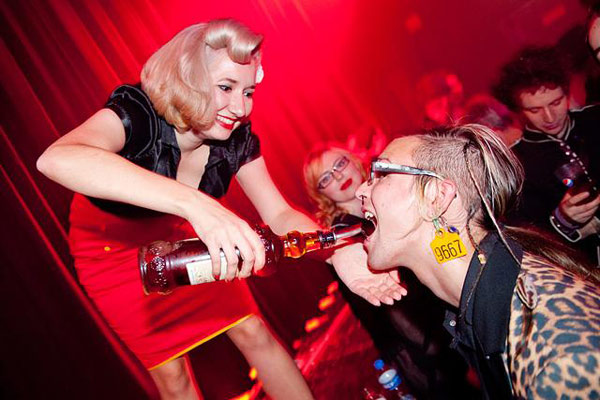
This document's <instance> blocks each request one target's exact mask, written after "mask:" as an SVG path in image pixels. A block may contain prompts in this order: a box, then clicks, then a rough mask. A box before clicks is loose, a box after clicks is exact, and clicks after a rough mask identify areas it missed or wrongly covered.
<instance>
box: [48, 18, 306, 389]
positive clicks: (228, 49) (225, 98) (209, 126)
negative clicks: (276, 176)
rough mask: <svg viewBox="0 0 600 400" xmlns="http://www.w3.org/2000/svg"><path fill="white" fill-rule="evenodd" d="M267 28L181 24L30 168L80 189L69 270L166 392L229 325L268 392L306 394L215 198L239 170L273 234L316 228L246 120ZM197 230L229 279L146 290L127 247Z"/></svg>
mask: <svg viewBox="0 0 600 400" xmlns="http://www.w3.org/2000/svg"><path fill="white" fill-rule="evenodd" d="M261 42H262V37H261V36H260V35H257V34H256V33H254V32H252V31H250V30H249V29H248V28H246V27H245V26H243V25H242V24H240V23H238V22H236V21H233V20H215V21H211V22H208V23H204V24H198V25H193V26H190V27H188V28H186V29H184V30H183V31H181V32H180V33H178V34H177V35H176V36H175V37H174V38H173V39H172V40H171V41H170V42H168V43H167V44H165V45H164V46H163V47H162V48H160V49H159V50H158V51H157V52H156V53H155V54H154V55H152V56H151V57H150V59H149V60H148V61H147V62H146V64H145V65H144V67H143V70H142V74H141V85H136V86H130V85H123V86H120V87H118V88H117V89H116V90H115V91H114V92H113V93H112V94H111V95H110V98H109V100H108V102H107V103H106V105H105V107H104V108H102V109H101V110H100V111H98V112H97V113H96V114H94V115H93V116H91V117H90V118H89V119H88V120H87V121H85V122H84V123H83V124H81V125H80V126H78V127H76V128H75V129H73V130H72V131H71V132H69V133H67V134H66V135H64V136H62V137H61V138H60V139H58V140H57V141H56V142H55V143H53V144H52V145H51V146H50V147H49V148H48V149H47V150H46V151H45V152H44V154H43V155H42V156H41V157H40V158H39V160H38V164H37V165H38V169H39V170H40V171H41V172H42V173H44V174H45V175H46V176H48V177H49V178H50V179H53V180H55V181H56V182H58V183H60V184H61V185H63V186H65V187H67V188H69V189H71V190H73V191H75V192H76V194H75V196H74V198H73V202H72V207H71V214H70V222H71V229H70V233H69V237H70V244H71V251H72V254H73V257H74V260H75V268H76V270H77V274H78V278H79V280H80V282H81V284H82V285H83V287H84V288H85V290H86V292H87V294H88V295H89V297H90V298H91V299H92V300H93V302H94V303H95V304H96V306H97V308H98V309H99V310H100V312H101V313H102V314H103V315H104V317H105V319H106V320H107V322H108V323H109V325H110V326H111V327H112V329H114V331H115V332H116V333H117V334H118V335H119V337H120V338H121V339H122V340H123V342H125V344H127V346H129V348H130V349H131V350H132V351H133V353H134V354H135V355H136V356H137V357H138V358H139V359H140V361H141V362H142V363H143V364H144V366H146V367H147V368H148V369H149V370H150V373H151V375H152V377H153V378H154V381H155V382H156V384H157V387H158V389H159V391H160V394H161V396H162V398H164V399H196V398H198V397H199V396H201V395H200V394H199V393H198V392H197V390H196V388H195V387H194V385H193V383H192V382H193V380H192V379H191V377H190V374H189V372H188V370H187V367H186V363H185V361H184V358H183V357H182V356H184V355H185V354H186V352H188V351H190V350H191V349H192V348H194V347H195V346H198V345H200V344H202V343H203V342H205V341H207V340H209V339H210V338H212V337H214V336H215V335H217V334H219V333H221V332H225V333H227V335H228V336H229V337H230V338H231V340H232V341H233V343H234V344H235V345H236V346H237V347H238V348H239V349H240V350H241V352H242V353H243V354H244V356H245V357H246V359H247V360H248V362H249V363H250V364H251V365H253V366H255V367H256V368H257V370H258V374H259V377H260V378H261V379H262V382H263V384H264V388H265V391H266V392H267V393H268V394H269V395H270V396H271V397H272V398H274V399H311V398H312V395H311V393H310V390H309V388H308V386H307V385H306V383H305V382H304V379H303V378H302V376H301V374H300V372H299V370H298V369H297V368H296V365H295V364H294V362H293V360H292V359H291V358H290V356H289V355H288V353H287V352H286V350H285V349H284V348H283V347H282V346H281V345H280V344H279V343H278V342H277V340H275V338H274V337H273V336H272V334H271V333H270V332H269V330H268V329H267V327H266V326H265V325H264V323H263V322H262V321H261V319H260V318H259V317H258V316H257V315H258V310H257V307H256V305H255V303H254V301H253V299H252V296H251V295H250V292H249V290H248V288H247V287H246V286H245V284H244V283H242V282H241V281H232V279H233V278H234V277H235V274H236V269H237V264H238V257H237V255H236V253H235V250H236V249H238V250H239V252H240V253H241V256H242V258H243V265H242V268H241V271H240V274H239V276H240V277H246V276H248V275H249V274H250V273H251V272H252V271H257V270H260V269H261V268H262V267H263V265H264V257H265V255H264V246H263V245H262V243H261V241H260V239H259V238H258V236H257V235H256V233H255V232H254V231H253V230H252V229H251V227H250V226H248V224H247V223H246V222H244V221H243V220H241V219H240V218H238V217H237V216H236V215H235V214H234V213H232V212H231V211H229V210H227V209H225V208H224V207H223V206H221V205H220V204H219V202H218V201H216V200H215V199H216V198H219V197H221V196H223V195H224V194H225V192H226V191H227V188H228V186H229V183H230V181H231V179H232V178H233V177H234V176H235V177H236V178H237V179H238V181H239V183H240V185H241V187H242V188H243V190H244V192H245V193H246V195H247V196H248V197H249V198H250V200H251V202H252V203H253V204H254V205H255V207H256V208H257V210H258V212H259V214H260V216H261V218H262V219H263V220H264V221H265V222H266V223H267V224H268V225H270V226H271V227H272V228H273V230H274V231H276V232H278V233H284V232H286V231H289V230H291V229H300V230H313V229H314V228H316V225H315V224H314V223H313V222H312V221H311V220H310V219H309V218H307V217H306V216H305V215H303V214H302V213H300V212H298V211H296V210H294V209H292V208H291V207H290V206H289V204H288V203H287V202H286V201H285V200H284V198H283V197H282V195H281V194H280V193H279V191H278V190H277V188H276V187H275V185H274V184H273V182H272V180H271V178H270V176H269V173H268V172H267V169H266V167H265V163H264V160H263V158H262V157H261V154H260V146H259V141H258V137H257V136H256V135H254V134H253V133H252V132H251V130H250V124H249V121H248V117H249V115H250V112H251V111H252V106H253V100H252V95H253V93H254V90H255V88H256V85H257V83H258V82H259V81H260V79H261V78H262V69H261V66H260V59H261V50H260V46H261ZM196 235H197V236H198V237H199V238H200V239H202V241H203V242H204V243H206V245H207V246H208V249H209V251H210V254H211V257H212V261H213V273H214V274H215V275H217V274H218V271H219V263H220V261H219V251H220V250H222V251H223V252H224V253H225V256H226V258H227V264H228V266H227V273H226V276H225V277H224V278H225V280H226V281H229V282H218V283H214V284H208V285H201V286H202V287H187V288H181V289H178V290H177V291H175V292H173V293H172V294H170V295H169V296H160V295H156V294H151V295H149V296H145V295H144V294H143V291H142V287H141V281H140V277H139V272H138V271H137V261H136V257H137V256H136V254H137V249H138V247H140V246H141V245H144V244H147V243H148V242H149V241H152V240H156V239H168V240H176V239H183V238H187V237H192V236H196Z"/></svg>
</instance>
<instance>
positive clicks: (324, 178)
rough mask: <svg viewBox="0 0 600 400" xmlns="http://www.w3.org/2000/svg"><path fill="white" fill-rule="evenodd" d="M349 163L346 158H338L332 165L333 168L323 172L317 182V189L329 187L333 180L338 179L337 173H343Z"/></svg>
mask: <svg viewBox="0 0 600 400" xmlns="http://www.w3.org/2000/svg"><path fill="white" fill-rule="evenodd" d="M349 163H350V160H348V157H346V156H341V157H340V158H338V159H337V160H335V162H334V163H333V167H332V168H331V169H330V170H329V171H325V172H323V174H321V177H320V178H319V181H318V182H317V188H318V189H319V190H323V189H325V188H326V187H327V186H329V185H330V184H331V182H333V180H334V179H340V174H339V172H340V171H343V170H344V169H345V168H346V167H347V166H348V164H349ZM336 173H337V175H336Z"/></svg>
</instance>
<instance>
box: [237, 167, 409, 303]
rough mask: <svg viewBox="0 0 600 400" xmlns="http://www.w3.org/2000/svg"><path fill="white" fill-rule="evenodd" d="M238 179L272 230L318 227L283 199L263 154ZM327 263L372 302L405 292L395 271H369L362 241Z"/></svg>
mask: <svg viewBox="0 0 600 400" xmlns="http://www.w3.org/2000/svg"><path fill="white" fill-rule="evenodd" d="M237 178H238V181H239V183H240V186H241V187H242V189H243V190H244V192H245V193H246V195H247V196H248V198H249V199H250V201H251V202H252V204H253V205H254V207H256V210H257V211H258V213H259V214H260V217H261V218H262V220H263V221H264V222H265V223H266V224H267V225H269V226H270V227H271V228H272V229H273V231H274V232H275V233H277V234H285V233H286V232H288V231H290V230H294V229H296V230H299V231H303V232H307V231H314V230H317V229H319V226H318V225H317V224H316V223H315V222H314V221H312V220H311V219H310V218H308V217H307V216H306V215H305V214H303V213H301V212H299V211H297V210H295V209H293V208H292V207H291V206H290V205H289V203H288V202H287V201H286V200H285V199H284V197H283V196H282V195H281V192H279V190H278V189H277V187H276V186H275V184H274V183H273V180H272V179H271V176H270V174H269V172H268V170H267V167H266V165H265V162H264V159H263V158H262V157H259V158H257V159H256V160H254V161H252V162H250V163H248V164H246V165H244V166H243V167H242V168H241V169H240V171H239V172H238V175H237ZM330 262H331V263H333V265H334V268H335V269H336V271H337V273H338V274H339V275H340V277H341V278H342V281H343V282H344V283H345V284H346V285H347V286H348V287H349V288H350V290H352V291H353V292H354V293H356V294H357V295H359V296H362V297H364V298H365V299H366V300H367V301H369V302H370V303H372V304H374V305H380V304H381V303H386V304H392V303H393V302H394V300H400V298H401V297H402V296H403V295H405V294H406V289H404V288H403V287H402V286H400V284H399V278H398V271H393V272H382V273H375V272H372V271H371V270H369V268H368V266H367V257H366V252H365V251H364V249H363V248H362V244H353V245H349V246H345V247H343V248H340V249H337V250H336V252H335V253H334V255H333V257H331V259H330Z"/></svg>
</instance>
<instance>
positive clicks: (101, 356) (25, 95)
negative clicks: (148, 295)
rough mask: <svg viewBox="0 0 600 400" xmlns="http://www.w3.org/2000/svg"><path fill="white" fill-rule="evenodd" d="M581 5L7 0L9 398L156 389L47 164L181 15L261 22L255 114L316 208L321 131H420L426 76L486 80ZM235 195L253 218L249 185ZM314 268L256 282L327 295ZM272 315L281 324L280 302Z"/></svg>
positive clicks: (538, 1) (277, 175)
mask: <svg viewBox="0 0 600 400" xmlns="http://www.w3.org/2000/svg"><path fill="white" fill-rule="evenodd" d="M584 16H585V11H584V10H583V8H582V6H581V5H580V3H579V2H578V1H577V0H528V1H522V0H508V1H506V0H504V1H484V2H482V1H478V0H465V1H460V2H440V1H433V0H427V1H409V0H378V1H371V0H327V1H322V0H302V1H301V0H247V1H241V0H240V1H234V0H219V1H197V0H154V1H151V0H129V1H118V0H19V1H17V0H14V1H12V0H2V1H1V2H0V30H1V32H2V41H1V42H0V60H1V61H0V63H1V64H0V65H1V69H0V99H1V103H0V104H1V105H2V110H1V114H0V115H1V120H0V122H1V125H0V179H1V182H2V186H1V187H2V190H1V191H0V193H1V195H0V200H1V203H0V207H1V209H2V231H1V234H2V236H1V239H2V244H1V247H0V249H1V254H2V262H1V267H0V274H1V275H0V282H1V287H0V307H1V308H2V313H1V314H0V332H1V333H0V339H1V341H2V343H1V345H0V346H2V347H1V348H2V350H3V351H2V354H3V356H2V357H1V358H0V379H2V380H3V381H4V382H0V387H1V389H0V396H2V397H3V398H16V397H44V398H53V397H59V396H61V395H62V396H63V397H65V395H66V397H77V398H121V397H122V398H144V397H156V392H155V389H154V387H153V385H152V383H151V381H150V379H149V376H148V375H147V373H146V372H145V371H144V370H143V369H142V368H141V366H140V365H139V363H137V361H136V360H135V359H134V358H132V357H130V356H129V353H128V352H127V350H126V349H124V348H123V347H122V346H121V345H120V344H119V342H118V341H117V340H115V338H114V337H113V336H112V335H111V334H110V332H109V331H108V330H107V328H106V327H105V326H104V323H103V322H102V320H101V319H100V318H99V317H98V316H97V315H96V314H95V313H94V311H93V309H92V307H91V306H90V304H89V302H88V301H87V300H86V297H85V295H84V294H83V293H82V292H81V290H80V289H79V287H78V285H77V282H76V281H75V279H74V276H73V275H72V273H71V272H72V271H71V269H70V268H71V260H70V258H69V253H68V248H67V243H66V231H67V229H68V227H67V213H68V205H69V200H70V197H71V193H69V192H68V191H67V190H64V189H62V188H60V187H59V186H58V185H56V184H54V183H52V182H50V181H49V180H48V179H46V178H44V177H42V176H41V175H40V174H39V173H38V172H37V171H36V169H35V161H36V159H37V157H38V156H39V155H40V154H41V152H42V151H43V150H44V149H45V148H46V147H47V146H48V145H49V144H50V143H51V142H53V141H54V140H55V139H56V138H58V137H59V136H60V135H61V134H64V133H65V132H68V131H69V130H70V129H72V128H73V127H75V126H77V125H78V124H80V123H81V122H83V121H84V120H85V119H86V118H87V117H89V116H90V115H91V114H93V113H94V112H95V111H96V110H98V108H99V107H101V106H102V104H103V103H104V101H105V100H106V98H107V96H108V94H109V93H110V92H111V91H112V89H113V88H114V87H115V86H117V85H118V84H121V83H135V82H137V81H138V79H139V78H138V76H139V71H140V69H141V66H142V65H143V63H144V61H145V60H146V59H147V58H148V56H149V55H150V54H152V52H154V51H155V50H156V49H157V48H158V47H159V46H160V45H161V44H163V43H165V42H166V41H167V40H168V39H169V38H171V37H172V36H173V35H174V34H175V33H176V32H178V31H179V30H181V29H182V28H184V27H186V26H188V25H190V24H193V23H196V22H201V21H206V20H208V19H211V18H216V17H233V18H237V19H239V20H241V21H243V22H245V23H246V24H248V25H249V26H250V27H251V28H253V29H254V30H256V31H259V32H261V33H263V34H264V35H265V38H266V40H265V44H264V57H263V65H264V70H265V79H264V82H263V83H261V84H260V85H259V87H258V90H257V92H256V96H255V110H254V115H253V118H252V119H253V127H254V130H255V131H256V133H258V134H259V136H260V137H261V139H262V149H263V154H264V156H265V159H266V161H267V165H268V166H269V169H270V171H271V174H272V175H273V178H274V180H275V182H276V183H277V184H278V186H279V187H280V189H281V190H282V191H283V193H285V195H286V197H287V198H288V199H289V200H290V201H291V202H292V203H294V204H296V205H297V206H299V207H301V208H303V209H305V210H310V204H309V202H308V200H307V196H306V194H305V192H304V189H303V185H302V178H301V167H302V162H303V157H304V155H305V154H306V153H307V151H308V150H309V149H310V148H311V147H312V146H313V144H314V143H316V142H319V141H324V140H336V141H341V142H344V141H346V140H347V139H348V138H349V137H352V138H353V139H354V140H356V141H357V143H358V145H359V146H366V145H368V142H369V140H370V138H371V135H372V134H373V132H375V131H376V130H381V131H382V132H384V133H385V134H386V135H387V137H388V138H392V137H393V136H395V135H397V134H400V133H403V132H408V131H410V130H411V129H413V128H415V127H417V126H418V120H417V119H416V117H415V116H416V115H418V114H419V109H418V105H417V102H416V101H415V98H416V97H417V96H418V94H417V93H415V91H414V86H415V82H416V81H417V79H418V78H419V76H420V75H422V74H423V73H426V72H429V71H432V70H435V69H438V68H444V69H446V70H449V71H453V72H454V73H456V74H457V75H458V76H459V77H460V78H461V79H462V81H463V84H464V88H465V93H466V94H467V95H468V94H473V93H476V92H482V91H483V92H484V91H486V90H487V89H488V87H489V85H490V83H491V81H492V80H493V78H494V75H495V73H496V71H497V69H498V67H499V66H500V65H501V64H502V63H503V62H504V61H506V60H507V59H508V57H509V56H510V55H511V54H512V53H513V52H514V51H516V50H517V49H518V48H519V47H520V46H522V45H524V44H531V43H538V44H549V43H554V42H555V41H556V40H557V39H558V38H559V37H560V36H561V35H562V34H563V33H564V32H565V31H566V30H567V29H569V28H570V27H571V26H573V25H574V24H576V23H581V22H582V21H583V20H584ZM107 184H110V183H107ZM225 201H226V203H227V204H228V206H230V207H231V208H232V209H234V210H235V211H236V212H237V213H238V214H239V215H241V216H243V217H245V218H247V219H249V220H252V221H255V220H256V218H257V216H256V213H255V212H254V211H253V209H252V207H251V206H250V204H249V202H248V200H247V199H245V197H244V196H243V195H242V194H241V192H240V189H239V187H237V186H234V187H233V190H232V191H231V193H230V194H229V195H228V196H227V198H226V199H225ZM313 280H314V277H312V276H306V274H304V275H302V274H299V275H298V276H297V277H295V278H294V280H293V281H292V282H293V285H292V284H291V282H286V281H285V279H281V280H280V282H279V281H277V280H272V281H274V283H271V285H272V286H271V287H270V288H269V287H262V286H261V284H258V285H257V287H258V289H256V287H255V290H259V291H260V293H258V295H259V297H261V298H262V301H261V303H263V304H269V303H274V302H278V301H279V298H281V297H282V296H283V295H284V294H285V293H288V292H287V290H288V287H287V286H286V285H288V286H294V285H297V286H298V287H300V288H301V289H296V290H302V291H303V292H302V293H304V294H305V295H306V296H316V291H315V290H313V289H311V288H312V287H314V285H313V284H312V282H313ZM298 282H301V283H300V284H298ZM263 286H264V285H263ZM294 293H297V294H299V292H294ZM270 296H271V297H270ZM284 304H287V303H285V302H284ZM290 304H292V305H293V302H290ZM265 313H266V314H267V315H270V317H271V318H273V319H274V321H272V323H273V325H275V326H276V327H277V325H278V321H276V319H277V318H279V317H281V315H282V314H283V313H282V312H280V311H277V310H275V311H274V310H268V309H267V310H266V311H265ZM279 325H280V326H281V325H284V324H283V323H281V321H279ZM296 333H297V332H296ZM282 335H283V336H285V335H286V333H285V332H284V333H283V334H282ZM115 391H116V392H117V393H116V394H115ZM3 392H5V393H3ZM71 394H72V396H70V395H71Z"/></svg>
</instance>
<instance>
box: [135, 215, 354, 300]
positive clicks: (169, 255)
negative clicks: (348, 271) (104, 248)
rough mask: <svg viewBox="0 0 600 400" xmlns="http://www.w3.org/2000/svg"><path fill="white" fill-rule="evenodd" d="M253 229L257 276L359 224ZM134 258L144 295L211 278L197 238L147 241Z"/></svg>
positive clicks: (207, 256)
mask: <svg viewBox="0 0 600 400" xmlns="http://www.w3.org/2000/svg"><path fill="white" fill-rule="evenodd" d="M254 230H255V231H256V233H258V235H259V236H260V238H261V239H262V242H263V244H264V246H265V266H264V267H263V268H262V269H261V270H260V271H258V273H257V275H259V276H265V275H269V274H270V273H273V272H274V271H275V270H276V268H277V264H278V263H279V261H280V259H281V258H282V257H289V258H299V257H302V256H303V255H304V254H306V253H309V252H312V251H316V250H321V249H327V248H330V247H332V246H334V245H335V244H336V243H337V242H338V241H339V240H341V239H346V238H349V237H352V236H355V235H358V234H359V233H361V232H362V227H361V225H353V226H350V227H347V228H343V229H338V230H330V231H316V232H306V233H301V232H298V231H292V232H288V233H287V234H286V235H284V236H277V235H275V234H274V233H273V231H271V229H270V228H269V227H268V226H257V227H255V229H254ZM236 251H237V249H236ZM238 256H239V252H238ZM138 261H139V268H140V273H141V275H142V284H143V287H144V292H145V293H146V294H149V293H153V292H157V293H160V294H169V293H170V292H171V291H172V290H173V289H175V288H176V287H179V286H185V285H198V284H201V283H206V282H213V281H215V277H214V276H213V273H212V261H211V258H210V254H209V252H208V249H207V248H206V245H205V244H204V243H203V242H202V241H201V240H200V239H187V240H180V241H177V242H167V241H160V240H159V241H156V242H153V243H150V244H149V245H147V246H144V247H141V248H140V250H139V253H138ZM241 264H242V259H241V258H239V263H238V268H239V267H240V266H241ZM226 271H227V260H226V258H225V254H224V253H223V252H222V251H221V271H220V275H219V276H220V278H221V279H224V278H225V273H226Z"/></svg>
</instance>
